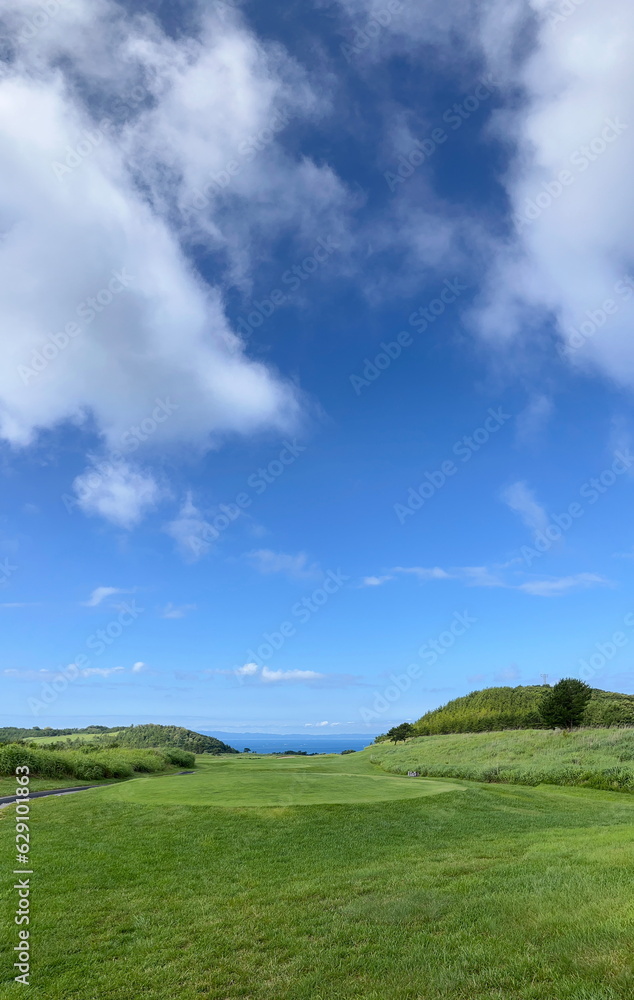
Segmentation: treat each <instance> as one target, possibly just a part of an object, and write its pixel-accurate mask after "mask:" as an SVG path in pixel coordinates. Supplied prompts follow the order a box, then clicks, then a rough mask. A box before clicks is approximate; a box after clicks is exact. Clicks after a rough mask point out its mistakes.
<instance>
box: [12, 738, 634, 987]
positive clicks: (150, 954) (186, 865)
mask: <svg viewBox="0 0 634 1000" xmlns="http://www.w3.org/2000/svg"><path fill="white" fill-rule="evenodd" d="M370 752H371V751H370ZM370 752H369V751H365V752H364V753H362V754H356V755H350V756H349V757H344V758H341V759H340V760H341V764H339V763H338V762H337V761H336V759H334V758H321V759H320V758H311V759H310V760H309V761H303V762H302V770H303V771H304V772H305V773H311V772H312V771H313V769H316V768H321V769H323V768H324V767H326V768H327V769H330V770H331V773H332V774H333V775H335V774H336V773H337V769H338V767H340V766H342V765H343V766H344V767H345V770H346V771H348V772H349V773H355V774H358V775H367V776H370V775H372V774H377V773H379V774H380V772H378V771H377V769H376V768H375V767H373V766H372V765H371V764H370V763H369V753H370ZM214 763H215V765H216V767H217V770H215V769H214V766H209V767H206V769H205V773H206V775H207V776H208V781H209V782H210V784H213V783H214V782H215V781H220V780H221V777H220V776H221V774H222V773H223V772H226V773H230V772H229V771H228V769H229V768H232V769H233V773H235V777H236V780H239V778H240V776H241V775H242V774H243V773H244V774H246V773H247V771H248V769H249V767H250V763H251V762H250V761H249V760H248V759H246V760H245V759H241V758H234V759H233V760H232V761H231V763H229V764H227V763H226V762H223V761H219V762H217V763H216V762H214ZM285 767H289V770H288V771H286V772H284V771H283V770H282V769H283V768H285ZM284 773H285V774H286V777H287V779H288V781H289V782H290V783H292V782H294V781H295V780H296V779H297V774H298V771H297V764H296V762H295V761H278V762H277V767H276V768H273V767H271V769H270V770H269V772H268V774H269V775H270V776H271V777H272V776H273V775H279V774H284ZM322 773H323V772H322ZM190 777H191V776H183V777H177V776H174V777H172V778H169V779H163V778H160V777H157V778H152V779H151V781H152V782H156V783H157V784H158V783H161V784H165V783H166V781H169V782H172V787H173V788H174V790H175V792H176V790H177V789H178V788H180V787H181V785H182V786H184V785H185V783H186V782H188V781H189V780H190ZM258 780H259V781H260V782H261V783H266V782H267V780H269V779H268V778H267V773H266V772H265V771H262V770H260V771H259V779H258ZM388 780H393V781H396V780H397V779H389V777H388ZM137 782H138V784H139V785H140V784H141V783H142V782H143V779H136V780H135V782H131V783H130V787H131V786H132V785H134V784H136V783H137ZM149 783H150V782H148V784H149ZM411 783H412V785H414V784H416V781H415V779H411ZM432 783H433V782H432ZM465 784H466V783H465ZM120 787H121V788H123V787H124V786H120ZM117 790H118V789H117ZM112 791H114V790H111V789H97V790H94V791H88V792H82V793H81V794H80V795H75V796H66V797H64V798H59V799H58V798H50V799H40V800H35V801H34V802H33V803H32V804H31V829H32V855H33V867H34V870H35V871H36V873H37V874H36V876H35V877H34V895H33V901H32V902H33V914H34V919H33V923H32V925H31V932H32V941H33V977H32V986H31V988H30V991H29V992H30V993H32V994H33V996H37V997H38V1000H39V998H41V1000H174V998H175V997H178V998H179V1000H200V998H201V997H205V998H208V1000H630V998H631V997H632V996H634V973H633V971H632V961H631V939H632V917H633V910H634V907H633V902H632V891H631V883H632V874H633V869H634V844H633V841H632V836H631V829H632V821H633V820H634V800H632V799H631V798H630V797H629V796H625V795H615V794H612V793H608V792H600V791H594V790H589V789H576V788H556V787H544V786H542V787H540V788H528V787H508V786H506V787H505V786H501V785H498V786H496V785H467V787H466V788H465V790H464V791H462V792H460V793H459V794H443V795H432V796H427V797H420V798H413V799H399V800H397V801H382V802H376V803H365V804H359V803H357V804H351V805H305V806H302V807H300V808H295V807H293V806H285V807H278V808H258V807H252V808H248V809H245V808H230V807H227V806H225V807H223V808H214V807H212V806H209V805H208V804H201V805H198V806H194V805H176V804H173V805H165V804H164V803H162V802H161V803H157V804H150V803H148V804H137V803H135V802H132V801H130V802H122V801H117V800H116V797H115V798H113V797H112V794H111V792H112ZM13 821H14V808H13V806H10V807H7V808H6V809H3V810H1V811H0V852H1V853H2V856H3V857H5V858H6V859H7V861H8V863H7V870H9V868H10V862H11V860H12V842H13V838H14V836H15V832H14V822H13ZM0 894H2V903H1V905H2V906H3V911H4V913H5V914H6V917H7V919H5V920H3V921H1V922H0V944H1V947H2V954H4V956H5V957H4V960H3V963H4V964H3V965H2V981H1V983H2V984H1V985H0V992H1V995H2V997H3V998H4V997H7V998H13V997H16V998H17V997H21V996H23V994H24V990H23V988H22V987H21V986H20V984H14V983H13V982H12V975H13V971H12V969H11V962H12V961H13V959H12V958H11V954H12V947H13V945H14V943H15V928H14V926H13V924H12V923H11V919H10V917H11V913H12V911H13V909H14V907H15V902H14V898H13V897H14V893H13V890H12V889H11V880H10V879H5V880H4V881H3V883H2V885H1V886H0Z"/></svg>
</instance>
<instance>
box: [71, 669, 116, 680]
mask: <svg viewBox="0 0 634 1000" xmlns="http://www.w3.org/2000/svg"><path fill="white" fill-rule="evenodd" d="M79 673H80V675H81V676H82V677H103V678H105V679H107V678H108V677H113V676H114V675H116V674H122V673H123V667H86V668H85V669H83V670H80V671H79Z"/></svg>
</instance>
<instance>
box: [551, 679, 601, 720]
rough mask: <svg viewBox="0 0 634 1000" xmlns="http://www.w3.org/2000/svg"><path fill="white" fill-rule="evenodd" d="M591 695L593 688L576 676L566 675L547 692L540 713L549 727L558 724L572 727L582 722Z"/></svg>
mask: <svg viewBox="0 0 634 1000" xmlns="http://www.w3.org/2000/svg"><path fill="white" fill-rule="evenodd" d="M591 697H592V688H590V687H588V685H587V684H584V683H583V681H578V680H575V678H574V677H566V678H565V679H564V680H562V681H559V683H558V684H555V686H554V687H553V688H551V689H550V690H549V691H547V692H546V694H545V695H544V697H543V698H542V700H541V702H540V706H539V714H540V715H541V717H542V720H543V722H544V724H545V725H546V726H548V727H549V729H555V728H556V727H557V726H561V727H562V728H567V729H572V727H573V726H578V725H579V724H580V723H581V720H582V718H583V713H584V712H585V709H586V705H587V704H588V702H589V701H590V698H591Z"/></svg>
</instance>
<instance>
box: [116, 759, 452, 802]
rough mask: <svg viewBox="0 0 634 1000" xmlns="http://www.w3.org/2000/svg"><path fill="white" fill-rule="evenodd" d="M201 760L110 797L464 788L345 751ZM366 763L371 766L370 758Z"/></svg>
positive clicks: (321, 796) (307, 796) (378, 794)
mask: <svg viewBox="0 0 634 1000" xmlns="http://www.w3.org/2000/svg"><path fill="white" fill-rule="evenodd" d="M350 756H352V755H350ZM197 762H198V768H197V773H195V774H189V775H183V776H182V777H181V778H179V777H177V778H176V779H175V778H174V777H166V778H161V779H157V778H152V779H143V778H140V779H139V780H138V781H135V782H133V783H127V784H125V785H120V786H117V787H116V788H111V789H110V790H109V792H108V801H114V802H129V803H132V804H134V803H138V804H143V805H191V806H217V807H221V806H224V807H238V806H243V807H257V806H297V805H325V804H328V803H330V804H337V803H339V804H345V803H349V804H351V805H352V804H354V803H359V802H381V801H392V800H394V799H413V798H419V797H420V796H425V795H438V794H440V793H441V792H453V791H460V790H461V786H460V785H458V784H456V783H455V782H454V783H451V782H446V781H445V782H440V781H424V780H423V781H413V780H412V779H411V778H397V777H394V776H393V775H390V774H385V773H382V772H380V771H379V772H378V773H376V772H373V771H370V769H369V768H368V770H369V771H370V773H366V772H365V771H364V768H363V767H360V766H359V763H358V762H355V764H352V763H350V764H348V758H347V757H340V756H332V757H331V756H326V757H320V758H319V761H315V762H314V763H313V761H311V762H310V763H303V762H300V763H297V758H291V759H287V758H282V759H279V758H275V757H261V758H259V759H258V760H245V762H244V764H243V766H240V767H236V766H235V765H234V763H233V760H232V759H231V758H230V757H224V758H222V759H218V758H217V759H216V760H213V759H211V760H210V759H209V758H207V757H198V759H197ZM363 763H364V767H365V768H367V762H363ZM347 765H348V766H347ZM355 765H356V766H355Z"/></svg>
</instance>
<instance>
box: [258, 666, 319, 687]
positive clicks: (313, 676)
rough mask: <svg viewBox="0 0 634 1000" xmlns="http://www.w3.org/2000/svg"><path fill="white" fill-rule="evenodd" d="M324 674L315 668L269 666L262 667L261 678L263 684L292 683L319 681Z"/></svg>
mask: <svg viewBox="0 0 634 1000" xmlns="http://www.w3.org/2000/svg"><path fill="white" fill-rule="evenodd" d="M325 676H326V675H325V674H319V673H317V672H316V671H315V670H270V669H269V667H262V674H261V677H262V680H263V681H264V683H265V684H279V683H280V682H281V683H283V684H285V683H286V684H288V683H293V682H295V681H320V680H323V679H324V677H325Z"/></svg>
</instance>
